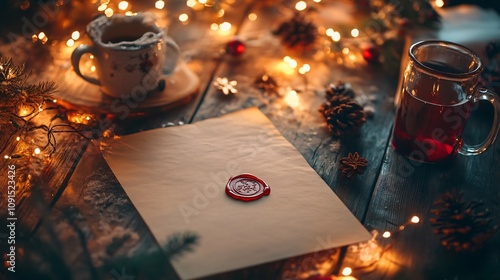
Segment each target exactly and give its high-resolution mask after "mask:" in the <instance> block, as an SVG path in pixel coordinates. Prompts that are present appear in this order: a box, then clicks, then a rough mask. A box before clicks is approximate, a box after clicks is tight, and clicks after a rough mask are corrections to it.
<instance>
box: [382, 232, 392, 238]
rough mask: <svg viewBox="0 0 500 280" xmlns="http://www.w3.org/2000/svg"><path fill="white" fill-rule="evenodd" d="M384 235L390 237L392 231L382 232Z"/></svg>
mask: <svg viewBox="0 0 500 280" xmlns="http://www.w3.org/2000/svg"><path fill="white" fill-rule="evenodd" d="M382 237H383V238H389V237H391V233H390V232H388V231H386V232H384V233H383V234H382Z"/></svg>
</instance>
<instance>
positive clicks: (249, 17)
mask: <svg viewBox="0 0 500 280" xmlns="http://www.w3.org/2000/svg"><path fill="white" fill-rule="evenodd" d="M248 20H250V21H256V20H257V14H255V13H250V14H248Z"/></svg>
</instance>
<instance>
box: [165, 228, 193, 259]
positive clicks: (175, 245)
mask: <svg viewBox="0 0 500 280" xmlns="http://www.w3.org/2000/svg"><path fill="white" fill-rule="evenodd" d="M198 240H199V238H198V235H196V234H194V233H192V232H184V233H176V234H174V235H172V236H171V237H170V238H169V239H168V241H167V244H165V245H164V246H163V249H164V250H165V252H166V254H167V257H168V258H169V259H175V258H177V257H180V256H182V255H183V254H184V253H187V252H192V251H193V250H194V247H195V246H196V245H197V244H198Z"/></svg>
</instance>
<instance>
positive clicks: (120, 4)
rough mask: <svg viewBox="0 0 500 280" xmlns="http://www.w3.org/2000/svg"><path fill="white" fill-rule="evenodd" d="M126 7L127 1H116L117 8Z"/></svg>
mask: <svg viewBox="0 0 500 280" xmlns="http://www.w3.org/2000/svg"><path fill="white" fill-rule="evenodd" d="M127 8H128V2H127V1H121V2H120V3H118V9H120V10H122V11H125V10H126V9H127Z"/></svg>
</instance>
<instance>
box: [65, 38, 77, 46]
mask: <svg viewBox="0 0 500 280" xmlns="http://www.w3.org/2000/svg"><path fill="white" fill-rule="evenodd" d="M74 45H75V40H73V39H68V41H66V46H68V47H72V46H74Z"/></svg>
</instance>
